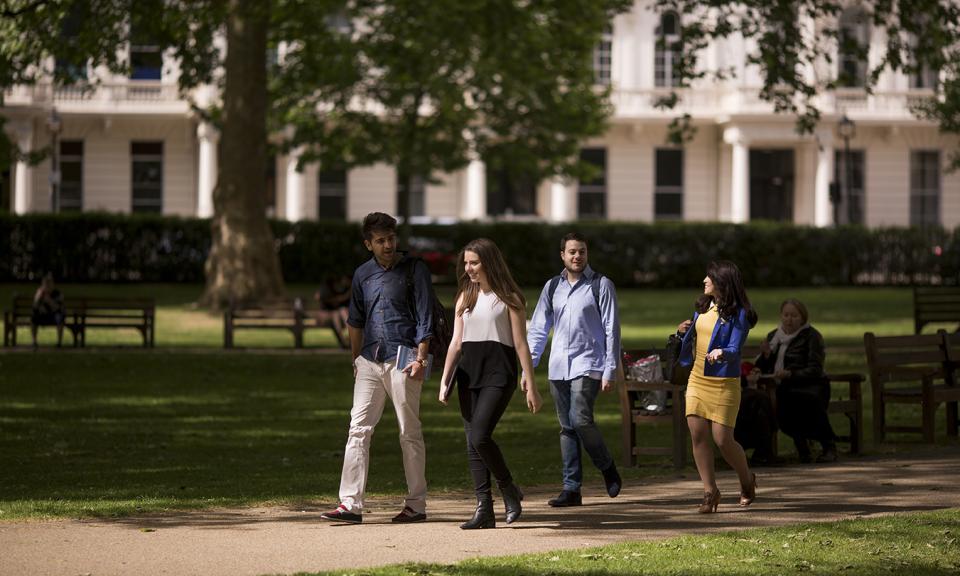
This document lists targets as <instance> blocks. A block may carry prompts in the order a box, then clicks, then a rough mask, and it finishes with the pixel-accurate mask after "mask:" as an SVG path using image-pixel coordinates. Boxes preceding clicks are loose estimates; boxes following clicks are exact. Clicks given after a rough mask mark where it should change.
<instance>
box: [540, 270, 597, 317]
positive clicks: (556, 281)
mask: <svg viewBox="0 0 960 576" xmlns="http://www.w3.org/2000/svg"><path fill="white" fill-rule="evenodd" d="M562 279H563V277H562V276H560V275H559V274H558V275H556V276H554V277H553V278H551V279H550V285H549V286H548V287H547V310H546V312H547V316H553V295H554V294H556V293H557V286H559V285H560V280H562ZM601 280H603V274H601V273H599V272H596V271H595V272H594V273H593V278H591V279H590V291H591V292H593V301H594V302H596V303H597V311H599V310H600V281H601Z"/></svg>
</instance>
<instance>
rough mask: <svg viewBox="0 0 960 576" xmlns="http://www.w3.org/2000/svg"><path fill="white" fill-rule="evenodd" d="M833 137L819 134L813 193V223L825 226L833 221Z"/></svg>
mask: <svg viewBox="0 0 960 576" xmlns="http://www.w3.org/2000/svg"><path fill="white" fill-rule="evenodd" d="M833 156H834V154H833V139H832V138H831V137H830V136H829V135H823V134H821V135H818V139H817V176H816V185H815V188H814V193H813V225H814V226H818V227H820V228H823V227H824V226H829V225H830V224H831V223H832V222H833V215H832V214H831V206H830V180H832V179H833Z"/></svg>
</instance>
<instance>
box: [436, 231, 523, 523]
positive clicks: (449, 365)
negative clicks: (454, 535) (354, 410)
mask: <svg viewBox="0 0 960 576" xmlns="http://www.w3.org/2000/svg"><path fill="white" fill-rule="evenodd" d="M457 268H458V270H457V278H458V289H457V307H456V310H457V313H456V319H455V321H454V324H453V338H452V339H451V341H450V347H449V348H448V350H447V359H446V362H445V363H444V366H443V378H442V379H441V386H440V401H441V402H443V403H444V404H446V402H447V398H448V397H449V395H450V392H451V391H452V390H451V389H450V387H452V386H454V385H456V387H457V396H458V397H459V399H460V414H461V415H462V416H463V427H464V430H465V431H466V434H467V460H468V462H469V465H470V475H471V476H472V477H473V484H474V490H475V491H476V494H477V509H476V512H475V513H474V515H473V518H471V519H470V520H468V521H467V522H465V523H464V524H462V525H461V526H460V527H461V528H463V529H464V530H472V529H477V528H494V527H496V518H495V516H494V514H493V496H492V487H491V485H490V475H491V474H492V475H493V477H494V478H496V480H497V486H499V487H500V492H501V494H503V502H504V505H505V506H506V511H507V513H506V521H507V524H510V523H512V522H514V521H516V520H517V518H519V517H520V512H521V504H520V501H521V500H522V499H523V494H522V493H521V492H520V489H519V488H517V486H516V485H515V484H514V483H513V476H512V475H511V474H510V469H509V468H507V463H506V462H505V461H504V459H503V453H501V452H500V447H499V446H497V443H496V442H494V440H493V430H494V428H496V426H497V422H499V421H500V417H501V416H503V413H504V411H505V410H506V408H507V405H508V404H509V403H510V398H511V397H512V396H513V392H514V390H516V388H517V380H518V378H519V372H518V370H517V358H518V357H519V360H520V365H521V367H522V368H523V371H524V372H525V373H526V374H527V375H528V379H527V384H526V388H525V389H524V390H523V391H524V392H525V393H526V400H527V408H529V409H530V411H531V412H536V411H537V410H539V409H540V405H541V404H542V400H541V398H540V393H539V392H538V391H537V385H536V383H535V382H534V380H533V377H532V376H533V362H532V361H531V359H530V349H529V348H528V347H527V335H526V331H527V330H526V326H527V324H526V302H525V301H524V298H523V293H522V292H520V288H519V287H518V286H517V283H516V282H514V280H513V276H511V275H510V270H509V269H508V268H507V264H506V262H504V260H503V255H502V254H501V253H500V249H499V248H497V245H496V244H494V243H493V241H491V240H487V239H486V238H478V239H476V240H473V241H471V242H470V243H468V244H467V245H466V246H464V248H463V250H462V251H461V252H460V258H459V261H458V263H457ZM458 362H459V365H458ZM454 374H456V380H457V383H456V384H455V383H454Z"/></svg>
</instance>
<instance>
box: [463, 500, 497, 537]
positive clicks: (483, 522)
mask: <svg viewBox="0 0 960 576" xmlns="http://www.w3.org/2000/svg"><path fill="white" fill-rule="evenodd" d="M496 527H497V517H496V516H494V515H493V500H492V499H491V498H490V496H487V497H486V498H480V499H479V500H477V510H476V512H474V513H473V518H471V519H469V520H467V521H466V522H464V523H463V524H461V525H460V529H461V530H481V529H484V528H496Z"/></svg>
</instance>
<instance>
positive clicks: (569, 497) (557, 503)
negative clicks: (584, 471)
mask: <svg viewBox="0 0 960 576" xmlns="http://www.w3.org/2000/svg"><path fill="white" fill-rule="evenodd" d="M547 504H549V505H551V506H553V507H554V508H566V507H567V506H581V505H582V504H583V497H582V496H581V495H580V492H572V491H570V490H564V491H562V492H560V495H559V496H557V497H556V498H553V499H551V500H549V501H548V502H547Z"/></svg>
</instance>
